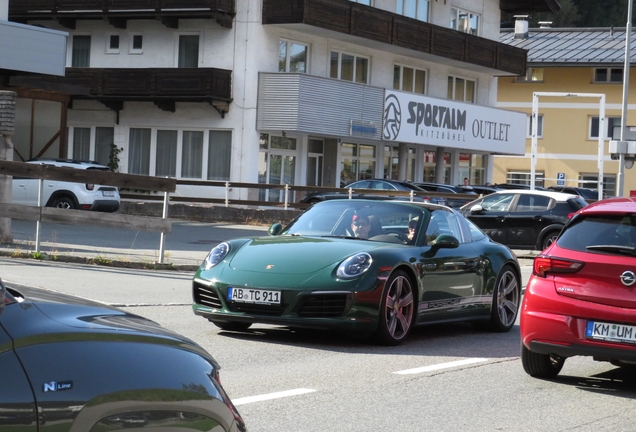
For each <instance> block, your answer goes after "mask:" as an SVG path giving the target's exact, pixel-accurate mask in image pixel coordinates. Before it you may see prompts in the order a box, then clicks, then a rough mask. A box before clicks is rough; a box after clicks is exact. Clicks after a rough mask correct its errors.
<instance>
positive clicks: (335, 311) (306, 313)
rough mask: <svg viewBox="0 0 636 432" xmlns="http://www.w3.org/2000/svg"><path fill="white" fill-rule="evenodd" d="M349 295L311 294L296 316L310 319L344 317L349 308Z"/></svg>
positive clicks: (350, 297) (350, 296)
mask: <svg viewBox="0 0 636 432" xmlns="http://www.w3.org/2000/svg"><path fill="white" fill-rule="evenodd" d="M351 299H352V295H351V294H349V293H337V294H312V295H310V296H308V297H307V298H306V299H305V302H304V303H303V305H302V306H301V307H300V309H299V310H298V315H299V316H302V317H310V318H333V317H339V316H342V315H344V314H345V313H346V312H347V311H348V310H349V308H350V307H351Z"/></svg>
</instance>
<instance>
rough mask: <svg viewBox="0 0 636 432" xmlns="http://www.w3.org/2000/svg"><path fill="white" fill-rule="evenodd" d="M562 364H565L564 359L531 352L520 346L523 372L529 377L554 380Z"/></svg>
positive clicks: (522, 345)
mask: <svg viewBox="0 0 636 432" xmlns="http://www.w3.org/2000/svg"><path fill="white" fill-rule="evenodd" d="M563 363H565V358H564V357H559V356H556V355H551V354H539V353H536V352H532V351H530V350H529V349H528V348H526V346H525V345H524V344H521V364H522V365H523V370H525V371H526V373H527V374H528V375H530V376H533V377H535V378H554V377H555V376H557V375H558V374H559V372H561V369H562V368H563Z"/></svg>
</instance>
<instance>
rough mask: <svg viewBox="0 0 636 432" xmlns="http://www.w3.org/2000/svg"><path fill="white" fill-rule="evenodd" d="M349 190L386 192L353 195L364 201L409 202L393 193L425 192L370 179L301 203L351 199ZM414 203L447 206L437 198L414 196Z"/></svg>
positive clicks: (311, 196) (395, 182)
mask: <svg viewBox="0 0 636 432" xmlns="http://www.w3.org/2000/svg"><path fill="white" fill-rule="evenodd" d="M347 189H373V190H376V191H377V190H381V191H386V194H382V195H378V194H365V193H352V194H351V198H363V199H376V200H386V199H392V200H395V199H397V200H403V201H409V200H410V197H408V196H404V195H401V196H395V195H393V196H392V195H391V192H392V191H402V192H410V191H413V192H422V193H423V192H425V191H424V189H422V188H420V187H418V186H415V185H414V184H413V183H410V182H403V181H398V180H388V179H368V180H358V181H355V182H353V183H349V184H348V185H347V186H345V187H344V188H343V191H342V192H314V193H310V194H307V196H305V197H304V198H303V199H302V200H300V202H302V203H309V204H314V203H317V202H320V201H325V200H332V199H347V198H349V191H348V190H347ZM413 201H415V202H433V203H434V204H442V205H444V204H446V202H445V201H444V200H443V199H439V198H435V199H431V198H430V197H422V196H414V197H413Z"/></svg>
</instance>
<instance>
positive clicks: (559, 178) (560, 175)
mask: <svg viewBox="0 0 636 432" xmlns="http://www.w3.org/2000/svg"><path fill="white" fill-rule="evenodd" d="M557 186H565V173H558V174H557Z"/></svg>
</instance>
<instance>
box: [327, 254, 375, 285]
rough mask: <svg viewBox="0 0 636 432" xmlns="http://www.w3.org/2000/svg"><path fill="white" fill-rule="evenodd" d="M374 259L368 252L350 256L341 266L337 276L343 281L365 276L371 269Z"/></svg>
mask: <svg viewBox="0 0 636 432" xmlns="http://www.w3.org/2000/svg"><path fill="white" fill-rule="evenodd" d="M372 262H373V259H372V258H371V255H369V254H368V253H366V252H360V253H357V254H355V255H352V256H350V257H349V258H347V259H346V260H344V261H343V262H342V264H340V267H338V271H336V275H337V276H338V277H339V278H341V279H353V278H356V277H358V276H361V275H362V274H364V273H365V272H366V271H367V270H369V268H370V267H371V263H372Z"/></svg>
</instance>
